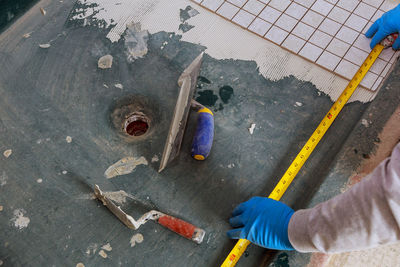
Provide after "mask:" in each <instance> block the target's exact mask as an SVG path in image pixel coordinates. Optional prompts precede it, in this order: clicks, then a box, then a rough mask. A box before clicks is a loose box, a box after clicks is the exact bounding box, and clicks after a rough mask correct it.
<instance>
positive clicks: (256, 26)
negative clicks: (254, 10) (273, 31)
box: [248, 18, 272, 36]
mask: <svg viewBox="0 0 400 267" xmlns="http://www.w3.org/2000/svg"><path fill="white" fill-rule="evenodd" d="M271 26H272V24H271V23H269V22H266V21H264V20H262V19H260V18H256V19H255V20H254V21H253V22H252V23H251V25H250V26H249V28H248V29H249V30H250V31H252V32H255V33H257V34H259V35H261V36H264V35H265V34H266V33H267V31H268V30H269V29H270V28H271Z"/></svg>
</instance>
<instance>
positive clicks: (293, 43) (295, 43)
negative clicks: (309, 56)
mask: <svg viewBox="0 0 400 267" xmlns="http://www.w3.org/2000/svg"><path fill="white" fill-rule="evenodd" d="M305 43H306V41H304V40H302V39H300V38H298V37H296V36H294V35H293V34H289V36H288V37H287V38H286V40H285V41H284V42H283V44H282V46H283V47H285V48H287V49H289V50H290V51H293V52H294V53H296V54H297V53H298V52H299V51H300V49H301V48H302V47H303V45H304V44H305Z"/></svg>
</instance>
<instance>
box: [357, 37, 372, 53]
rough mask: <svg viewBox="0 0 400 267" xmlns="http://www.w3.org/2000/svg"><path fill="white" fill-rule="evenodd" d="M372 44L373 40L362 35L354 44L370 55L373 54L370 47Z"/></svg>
mask: <svg viewBox="0 0 400 267" xmlns="http://www.w3.org/2000/svg"><path fill="white" fill-rule="evenodd" d="M370 42H371V39H369V38H367V37H365V35H364V34H360V35H359V36H358V37H357V39H356V41H355V42H354V46H355V47H357V48H360V49H361V50H364V51H365V52H367V53H369V52H371V48H370V47H369V44H370Z"/></svg>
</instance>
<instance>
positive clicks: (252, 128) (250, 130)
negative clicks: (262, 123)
mask: <svg viewBox="0 0 400 267" xmlns="http://www.w3.org/2000/svg"><path fill="white" fill-rule="evenodd" d="M255 128H256V124H255V123H252V124H251V126H250V128H249V132H250V134H253V133H254V129H255Z"/></svg>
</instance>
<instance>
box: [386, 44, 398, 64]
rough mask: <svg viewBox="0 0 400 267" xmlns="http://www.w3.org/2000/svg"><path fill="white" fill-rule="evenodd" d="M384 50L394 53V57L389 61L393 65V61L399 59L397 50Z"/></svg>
mask: <svg viewBox="0 0 400 267" xmlns="http://www.w3.org/2000/svg"><path fill="white" fill-rule="evenodd" d="M386 50H392V52H393V53H394V55H393V56H392V58H391V59H390V61H389V62H390V63H392V64H393V63H394V62H395V61H397V60H398V58H399V55H400V51H399V50H397V51H396V52H394V51H393V49H391V48H389V49H386Z"/></svg>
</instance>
